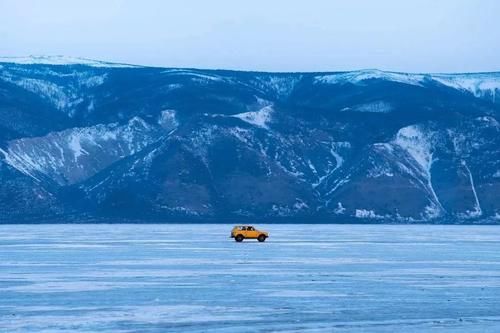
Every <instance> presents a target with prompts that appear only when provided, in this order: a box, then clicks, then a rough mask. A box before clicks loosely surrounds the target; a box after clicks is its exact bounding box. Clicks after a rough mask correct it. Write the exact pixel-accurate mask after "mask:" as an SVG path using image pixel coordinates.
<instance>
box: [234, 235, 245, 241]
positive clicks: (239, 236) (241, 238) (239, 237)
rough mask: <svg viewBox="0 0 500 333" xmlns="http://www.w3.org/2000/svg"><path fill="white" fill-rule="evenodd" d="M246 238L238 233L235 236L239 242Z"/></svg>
mask: <svg viewBox="0 0 500 333" xmlns="http://www.w3.org/2000/svg"><path fill="white" fill-rule="evenodd" d="M244 238H245V237H243V235H236V237H234V240H235V241H237V242H243V239H244Z"/></svg>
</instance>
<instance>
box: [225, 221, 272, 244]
mask: <svg viewBox="0 0 500 333" xmlns="http://www.w3.org/2000/svg"><path fill="white" fill-rule="evenodd" d="M267 237H269V234H268V233H267V232H266V231H262V230H257V229H255V228H254V227H252V226H251V225H237V226H236V227H234V228H233V230H231V238H234V240H235V241H237V242H243V240H244V239H245V238H246V239H257V240H258V241H259V242H264V241H265V240H266V238H267Z"/></svg>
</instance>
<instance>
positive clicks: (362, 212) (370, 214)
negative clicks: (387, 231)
mask: <svg viewBox="0 0 500 333" xmlns="http://www.w3.org/2000/svg"><path fill="white" fill-rule="evenodd" d="M354 216H355V217H356V218H360V219H381V218H383V216H381V215H377V214H375V212H374V211H373V210H367V209H356V212H355V214H354Z"/></svg>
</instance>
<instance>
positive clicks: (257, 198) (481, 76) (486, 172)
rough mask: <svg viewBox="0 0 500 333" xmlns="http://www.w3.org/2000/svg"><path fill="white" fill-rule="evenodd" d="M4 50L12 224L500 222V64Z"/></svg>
mask: <svg viewBox="0 0 500 333" xmlns="http://www.w3.org/2000/svg"><path fill="white" fill-rule="evenodd" d="M42 60H43V61H45V62H47V61H48V58H44V59H42ZM1 61H2V60H0V180H2V182H1V183H2V184H3V185H0V208H2V209H1V212H2V213H0V221H4V222H14V221H21V220H25V221H28V222H31V221H33V220H34V219H43V218H46V219H48V220H50V219H62V220H65V219H66V220H67V221H69V222H73V221H78V220H82V219H87V220H88V219H91V220H92V219H94V220H106V219H108V220H113V219H118V220H119V219H123V220H131V219H134V220H145V221H153V220H154V221H167V222H168V221H179V220H186V221H209V220H217V219H224V220H232V219H262V220H271V221H272V220H285V221H286V220H288V221H291V220H304V221H309V222H314V221H330V222H342V221H354V222H361V223H380V222H396V223H434V222H439V221H440V222H460V223H470V222H474V221H483V222H484V221H492V223H497V222H496V221H498V220H499V219H500V206H498V200H496V197H497V196H498V194H499V193H500V176H496V175H500V165H499V164H500V163H499V161H500V151H499V148H498V147H499V146H500V145H499V143H500V142H499V140H500V135H499V132H500V126H499V123H498V118H499V113H500V103H499V101H500V100H499V99H498V97H499V96H500V73H476V74H408V73H397V72H384V71H379V70H364V71H352V72H326V73H318V72H312V73H268V72H267V73H266V72H247V71H226V70H201V69H168V68H157V67H142V66H134V67H126V66H125V67H119V66H118V67H114V66H110V67H106V66H101V64H107V63H106V62H104V63H102V62H101V63H99V65H98V66H93V65H92V64H94V63H88V64H87V65H85V64H75V63H74V59H73V60H71V59H70V61H69V63H68V64H62V60H61V59H59V64H58V65H53V64H47V63H37V64H26V63H17V64H16V63H6V62H1ZM12 197H14V198H18V199H17V202H15V203H14V202H13V201H12V199H10V198H12ZM30 201H32V202H34V205H33V206H34V207H30V205H28V204H27V203H28V202H30ZM22 203H25V206H24V207H23V206H22ZM33 212H38V213H33Z"/></svg>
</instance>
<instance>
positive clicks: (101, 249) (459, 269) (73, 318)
mask: <svg viewBox="0 0 500 333" xmlns="http://www.w3.org/2000/svg"><path fill="white" fill-rule="evenodd" d="M231 227H232V226H230V225H33V226H28V225H2V226H0V332H2V333H3V332H8V333H13V332H30V333H31V332H228V333H232V332H256V331H257V332H311V333H312V332H315V333H316V332H332V331H334V332H370V333H371V332H391V333H394V332H422V331H425V332H500V227H495V226H429V225H424V226H408V225H402V226H389V225H265V226H264V225H257V227H262V229H264V230H267V231H269V232H270V238H269V239H268V241H266V242H265V243H258V242H256V241H245V242H243V243H235V242H234V241H233V240H231V239H229V238H228V236H229V232H230V229H231Z"/></svg>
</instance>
